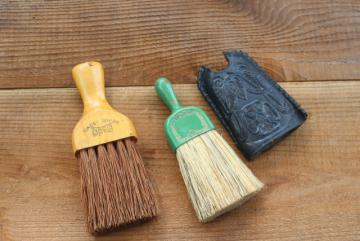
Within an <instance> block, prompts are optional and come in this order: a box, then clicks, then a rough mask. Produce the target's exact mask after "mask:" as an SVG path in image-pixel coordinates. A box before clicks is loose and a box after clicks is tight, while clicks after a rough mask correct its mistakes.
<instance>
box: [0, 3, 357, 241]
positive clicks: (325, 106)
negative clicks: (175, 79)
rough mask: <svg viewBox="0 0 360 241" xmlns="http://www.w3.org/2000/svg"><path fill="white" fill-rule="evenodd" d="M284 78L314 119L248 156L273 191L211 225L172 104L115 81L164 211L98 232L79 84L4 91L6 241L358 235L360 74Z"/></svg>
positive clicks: (0, 143)
mask: <svg viewBox="0 0 360 241" xmlns="http://www.w3.org/2000/svg"><path fill="white" fill-rule="evenodd" d="M279 2H281V1H279ZM53 4H55V3H53ZM229 4H231V3H229ZM319 4H321V3H319ZM339 4H340V3H339ZM104 5H106V3H104ZM78 7H81V5H80V4H79V5H78ZM84 7H88V8H90V7H89V6H87V5H85V6H84ZM298 7H301V5H299V6H298ZM109 9H110V7H109ZM69 11H74V10H73V9H70V10H69ZM164 11H165V9H164ZM283 11H285V10H283ZM100 12H101V11H100ZM89 24H90V23H89ZM24 83H25V82H24ZM281 85H282V86H283V87H284V88H285V89H286V90H288V92H289V93H290V94H292V95H293V96H294V97H295V98H296V99H297V100H298V101H299V102H300V103H301V104H302V105H303V107H304V108H305V109H306V110H307V111H308V112H309V114H310V116H309V119H308V120H307V122H306V123H305V125H303V126H302V127H301V128H300V129H298V130H297V131H296V132H294V133H293V134H291V135H290V136H289V137H288V138H286V139H285V140H284V141H282V142H281V143H279V144H278V145H276V146H275V147H274V148H273V149H271V150H269V151H268V152H266V153H264V154H263V155H261V156H260V157H259V158H258V159H256V160H255V161H253V162H247V164H248V165H249V167H250V168H251V169H252V170H253V171H254V172H255V174H256V175H257V176H258V177H259V178H260V179H261V180H263V181H264V182H265V183H266V184H267V187H266V189H265V190H263V191H262V192H261V193H260V194H259V195H258V196H257V197H256V198H254V199H252V200H251V201H249V202H248V203H246V204H245V205H244V206H242V207H241V208H239V209H237V210H234V211H232V212H231V213H228V214H226V215H224V216H222V217H220V218H218V219H217V220H216V221H215V222H212V223H209V224H200V223H198V222H197V219H196V217H195V214H194V212H193V210H192V207H191V204H190V202H189V200H188V198H187V194H186V190H185V188H184V185H183V181H182V179H181V176H180V173H179V170H178V166H177V162H176V159H175V156H174V154H173V153H171V151H170V150H169V147H168V145H167V143H166V140H165V138H164V136H163V133H162V123H163V121H164V120H165V118H166V116H167V115H168V111H167V110H166V107H165V106H164V105H163V104H162V103H161V102H160V100H159V99H158V98H157V96H156V95H155V93H154V91H153V88H152V87H127V88H119V87H116V88H109V89H108V96H109V101H110V102H111V103H112V104H113V105H114V107H116V108H118V109H119V110H121V111H122V112H123V113H125V114H127V115H128V116H129V117H130V118H131V119H132V120H133V121H134V122H135V125H136V127H137V129H138V132H139V134H140V141H139V145H140V150H141V152H142V154H143V156H144V158H145V161H146V166H147V168H148V170H149V172H150V175H151V178H152V180H153V182H154V185H155V188H156V191H157V194H158V197H159V200H160V208H161V213H160V215H159V217H158V218H157V219H156V220H155V221H153V222H150V223H146V224H143V225H139V226H136V227H131V228H128V229H126V230H123V231H120V232H118V233H115V234H112V235H109V236H105V237H99V238H93V237H91V236H90V235H88V234H87V233H86V230H85V225H84V222H83V210H82V206H81V203H80V188H79V186H80V184H79V173H78V166H77V163H76V161H75V159H74V157H73V154H72V151H71V141H70V136H71V131H72V128H73V126H74V125H75V123H76V121H77V120H78V118H79V117H80V114H81V108H82V106H81V101H80V98H79V96H78V94H77V92H76V90H75V89H62V88H57V89H40V90H39V89H31V90H2V91H0V129H1V137H2V138H1V139H0V240H6V241H20V240H26V241H32V240H36V241H60V240H61V241H63V240H76V241H80V240H108V241H110V240H172V241H173V240H197V241H198V240H203V241H205V240H274V241H275V240H276V241H278V240H357V239H358V238H359V237H360V229H359V227H360V178H359V173H360V160H359V158H360V148H359V141H360V128H358V127H359V126H360V82H355V81H354V82H353V81H347V82H337V81H333V82H315V83H295V82H294V83H282V84H281ZM175 89H176V90H177V91H178V95H179V98H180V99H181V100H182V102H183V104H186V105H190V104H194V105H199V106H201V107H203V108H204V109H205V110H206V111H207V112H208V113H209V115H210V116H211V118H212V119H213V120H214V121H215V124H216V125H217V127H219V131H220V132H221V133H222V134H224V136H225V137H226V139H227V140H229V138H228V135H227V133H226V132H225V131H224V129H223V128H222V127H221V125H220V124H219V122H218V121H217V120H216V118H215V117H214V114H213V113H212V111H210V110H209V107H208V106H207V104H206V103H205V101H204V100H203V99H202V97H201V96H200V94H199V92H198V90H197V89H196V87H195V85H176V86H175Z"/></svg>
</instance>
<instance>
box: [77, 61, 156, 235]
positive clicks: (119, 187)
mask: <svg viewBox="0 0 360 241" xmlns="http://www.w3.org/2000/svg"><path fill="white" fill-rule="evenodd" d="M72 75H73V78H74V80H75V83H76V86H77V88H78V89H79V92H80V95H81V98H82V100H83V103H84V113H83V116H82V118H81V119H80V121H79V122H78V123H77V125H76V126H75V128H74V131H73V135H72V144H73V150H74V153H75V156H76V158H77V159H78V161H79V166H80V176H81V187H82V188H81V189H82V198H83V202H84V206H85V213H86V220H87V226H88V229H89V232H91V233H93V234H99V233H103V232H108V231H111V230H114V229H117V228H119V227H121V226H122V225H126V224H130V223H134V222H139V221H142V220H145V219H149V218H151V217H154V216H155V215H156V212H157V206H156V199H155V194H154V190H153V188H152V186H151V183H150V180H149V178H148V175H147V173H146V170H145V167H144V163H143V160H142V158H141V156H140V154H139V152H138V150H137V149H136V146H135V142H136V140H137V134H136V130H135V127H134V125H133V124H132V122H131V120H130V119H129V118H127V117H126V116H125V115H123V114H121V113H119V112H117V111H116V110H114V109H113V108H112V107H111V106H110V105H109V103H108V102H107V100H106V98H105V87H104V70H103V67H102V65H101V64H100V63H97V62H86V63H82V64H79V65H76V66H75V67H74V68H73V70H72Z"/></svg>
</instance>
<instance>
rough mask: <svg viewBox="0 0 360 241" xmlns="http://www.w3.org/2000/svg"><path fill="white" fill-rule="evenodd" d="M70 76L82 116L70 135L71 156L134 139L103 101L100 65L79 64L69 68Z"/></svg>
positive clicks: (122, 118) (131, 127) (128, 124)
mask: <svg viewBox="0 0 360 241" xmlns="http://www.w3.org/2000/svg"><path fill="white" fill-rule="evenodd" d="M72 75H73V78H74V81H75V83H76V87H77V88H78V89H79V92H80V95H81V98H82V100H83V103H84V113H83V116H82V118H81V119H80V121H79V122H78V123H77V124H76V126H75V128H74V131H73V135H72V144H73V150H74V152H76V151H78V150H80V149H84V148H89V147H93V146H97V145H100V144H104V143H108V142H112V141H116V140H120V139H124V138H127V137H134V138H135V139H136V137H137V134H136V130H135V127H134V125H133V123H132V122H131V120H130V119H129V118H128V117H126V116H125V115H123V114H121V113H119V112H117V111H116V110H114V109H113V108H112V107H111V106H110V105H109V103H108V102H107V100H106V97H105V81H104V70H103V67H102V65H101V64H100V63H98V62H86V63H82V64H79V65H76V66H75V67H74V68H73V70H72Z"/></svg>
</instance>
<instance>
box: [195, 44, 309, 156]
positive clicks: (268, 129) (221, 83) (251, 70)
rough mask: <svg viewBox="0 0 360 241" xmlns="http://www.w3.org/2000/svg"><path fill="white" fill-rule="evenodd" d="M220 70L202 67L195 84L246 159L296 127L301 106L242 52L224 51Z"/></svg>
mask: <svg viewBox="0 0 360 241" xmlns="http://www.w3.org/2000/svg"><path fill="white" fill-rule="evenodd" d="M224 54H225V58H226V59H227V61H228V62H229V65H228V67H227V68H226V69H224V70H223V71H219V72H216V71H211V70H209V69H207V68H206V67H201V68H200V70H199V76H198V87H199V89H200V91H201V93H202V94H203V96H204V97H205V99H206V100H207V101H208V102H209V104H210V106H211V107H212V108H213V109H214V111H215V113H216V115H217V117H218V118H219V119H220V120H221V122H222V124H223V125H224V126H225V128H226V129H227V131H228V132H229V133H230V135H231V137H232V138H233V140H234V141H235V143H236V145H237V146H238V148H239V149H240V150H241V151H242V153H243V154H244V155H245V157H246V158H248V159H253V158H255V157H256V156H257V155H258V154H260V153H261V152H263V151H264V150H266V149H268V148H270V147H271V146H273V145H274V144H275V143H276V142H278V141H280V140H281V139H282V138H284V137H285V136H287V135H288V134H289V133H290V132H292V131H293V130H295V129H296V128H298V127H299V126H300V125H301V124H302V123H304V121H305V120H306V118H307V114H306V112H305V111H304V110H303V109H302V108H301V106H300V105H299V104H298V103H297V102H296V101H295V100H294V99H293V98H292V97H291V96H290V95H289V94H288V93H286V91H285V90H284V89H283V88H281V87H280V86H279V85H278V84H277V83H276V82H275V81H274V80H273V79H271V78H270V77H269V76H268V75H267V74H266V73H265V71H264V70H263V69H262V68H261V67H260V66H259V65H258V64H257V63H256V62H255V61H254V60H253V59H252V58H250V57H249V56H248V55H247V54H246V53H244V52H238V51H236V52H225V53H224Z"/></svg>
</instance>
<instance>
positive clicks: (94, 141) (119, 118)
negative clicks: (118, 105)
mask: <svg viewBox="0 0 360 241" xmlns="http://www.w3.org/2000/svg"><path fill="white" fill-rule="evenodd" d="M127 137H135V138H136V139H137V133H136V130H135V127H134V125H133V123H132V122H131V120H130V119H129V118H128V117H126V116H125V115H123V114H121V113H119V112H117V111H115V110H104V109H99V110H94V111H91V112H89V113H87V114H85V115H84V116H83V117H82V118H81V120H80V121H79V122H78V123H77V125H76V126H75V128H74V131H73V136H72V146H73V151H74V153H75V152H76V151H78V150H81V149H84V148H89V147H93V146H97V145H101V144H104V143H108V142H112V141H116V140H120V139H124V138H127Z"/></svg>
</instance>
